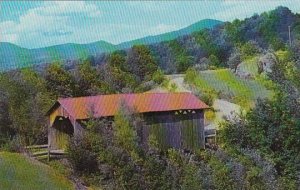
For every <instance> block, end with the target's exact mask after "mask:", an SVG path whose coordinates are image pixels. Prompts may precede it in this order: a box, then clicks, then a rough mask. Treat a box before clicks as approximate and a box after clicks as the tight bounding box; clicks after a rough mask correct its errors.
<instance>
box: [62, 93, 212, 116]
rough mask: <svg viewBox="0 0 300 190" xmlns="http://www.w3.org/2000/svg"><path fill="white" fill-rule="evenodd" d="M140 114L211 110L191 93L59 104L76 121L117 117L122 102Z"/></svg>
mask: <svg viewBox="0 0 300 190" xmlns="http://www.w3.org/2000/svg"><path fill="white" fill-rule="evenodd" d="M122 101H123V102H125V103H126V104H127V105H128V106H131V107H134V108H135V110H136V111H137V112H139V113H146V112H162V111H174V110H184V109H206V108H209V107H208V106H207V105H206V104H205V103H203V102H202V101H200V100H199V99H198V98H197V97H196V96H194V95H193V94H191V93H187V92H184V93H142V94H112V95H99V96H88V97H79V98H65V99H59V100H58V103H59V104H60V105H61V106H62V107H63V108H64V109H65V110H66V111H67V112H69V114H70V115H71V116H73V117H74V118H75V119H87V118H89V115H90V113H91V111H93V116H94V117H96V118H99V117H107V116H114V115H116V113H117V111H118V109H119V107H120V103H121V102H122Z"/></svg>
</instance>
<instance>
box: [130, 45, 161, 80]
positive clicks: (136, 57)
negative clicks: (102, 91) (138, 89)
mask: <svg viewBox="0 0 300 190" xmlns="http://www.w3.org/2000/svg"><path fill="white" fill-rule="evenodd" d="M126 65H127V66H128V67H127V70H128V71H129V72H130V73H132V74H133V75H135V78H136V79H137V81H144V80H150V79H151V78H152V75H153V73H154V72H155V71H156V70H157V68H158V66H157V63H156V62H155V60H154V59H153V57H152V55H151V52H150V50H149V48H147V47H146V46H144V45H137V46H133V47H132V48H131V49H130V50H129V52H128V55H127V60H126Z"/></svg>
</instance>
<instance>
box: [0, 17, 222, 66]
mask: <svg viewBox="0 0 300 190" xmlns="http://www.w3.org/2000/svg"><path fill="white" fill-rule="evenodd" d="M221 23H222V22H221V21H217V20H210V19H206V20H201V21H199V22H197V23H195V24H193V25H191V26H188V27H186V28H183V29H180V30H178V31H173V32H168V33H165V34H160V35H156V36H148V37H145V38H141V39H136V40H132V41H129V42H124V43H121V44H118V45H114V44H111V43H108V42H105V41H98V42H94V43H89V44H75V43H68V44H61V45H55V46H50V47H45V48H37V49H26V48H22V47H19V46H17V45H14V44H11V43H6V42H0V71H7V70H12V69H17V68H24V67H29V66H33V65H40V64H45V63H52V62H56V61H60V62H66V61H67V60H78V59H82V58H87V57H90V56H97V55H100V54H102V53H111V52H113V51H115V50H120V49H127V48H130V47H132V46H133V45H137V44H153V43H159V42H162V41H169V40H173V39H176V38H177V37H180V36H183V35H188V34H191V33H193V32H196V31H201V30H203V29H211V28H213V27H214V26H216V25H219V24H221Z"/></svg>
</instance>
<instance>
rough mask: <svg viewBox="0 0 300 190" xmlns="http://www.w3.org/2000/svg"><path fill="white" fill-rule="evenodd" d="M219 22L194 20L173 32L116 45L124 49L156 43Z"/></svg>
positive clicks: (210, 26) (208, 27)
mask: <svg viewBox="0 0 300 190" xmlns="http://www.w3.org/2000/svg"><path fill="white" fill-rule="evenodd" d="M219 24H222V22H221V21H218V20H213V19H205V20H201V21H199V22H196V23H194V24H192V25H190V26H188V27H186V28H183V29H180V30H176V31H173V32H167V33H164V34H160V35H155V36H147V37H144V38H141V39H136V40H132V41H128V42H124V43H121V44H119V45H118V47H119V48H121V49H126V48H130V47H132V46H133V45H138V44H154V43H158V42H162V41H169V40H173V39H175V38H177V37H179V36H184V35H188V34H191V33H193V32H196V31H200V30H203V29H210V28H213V27H215V26H216V25H219Z"/></svg>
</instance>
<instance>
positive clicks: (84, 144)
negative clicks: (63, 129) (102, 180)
mask: <svg viewBox="0 0 300 190" xmlns="http://www.w3.org/2000/svg"><path fill="white" fill-rule="evenodd" d="M67 154H68V159H69V161H70V163H71V165H72V166H73V169H74V170H75V171H76V172H78V173H79V174H85V173H86V174H90V173H93V172H95V171H97V169H98V161H97V154H96V153H95V152H93V151H92V143H91V141H90V139H89V137H88V135H86V134H85V135H83V136H76V137H73V138H72V139H71V140H70V142H69V144H68V146H67Z"/></svg>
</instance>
